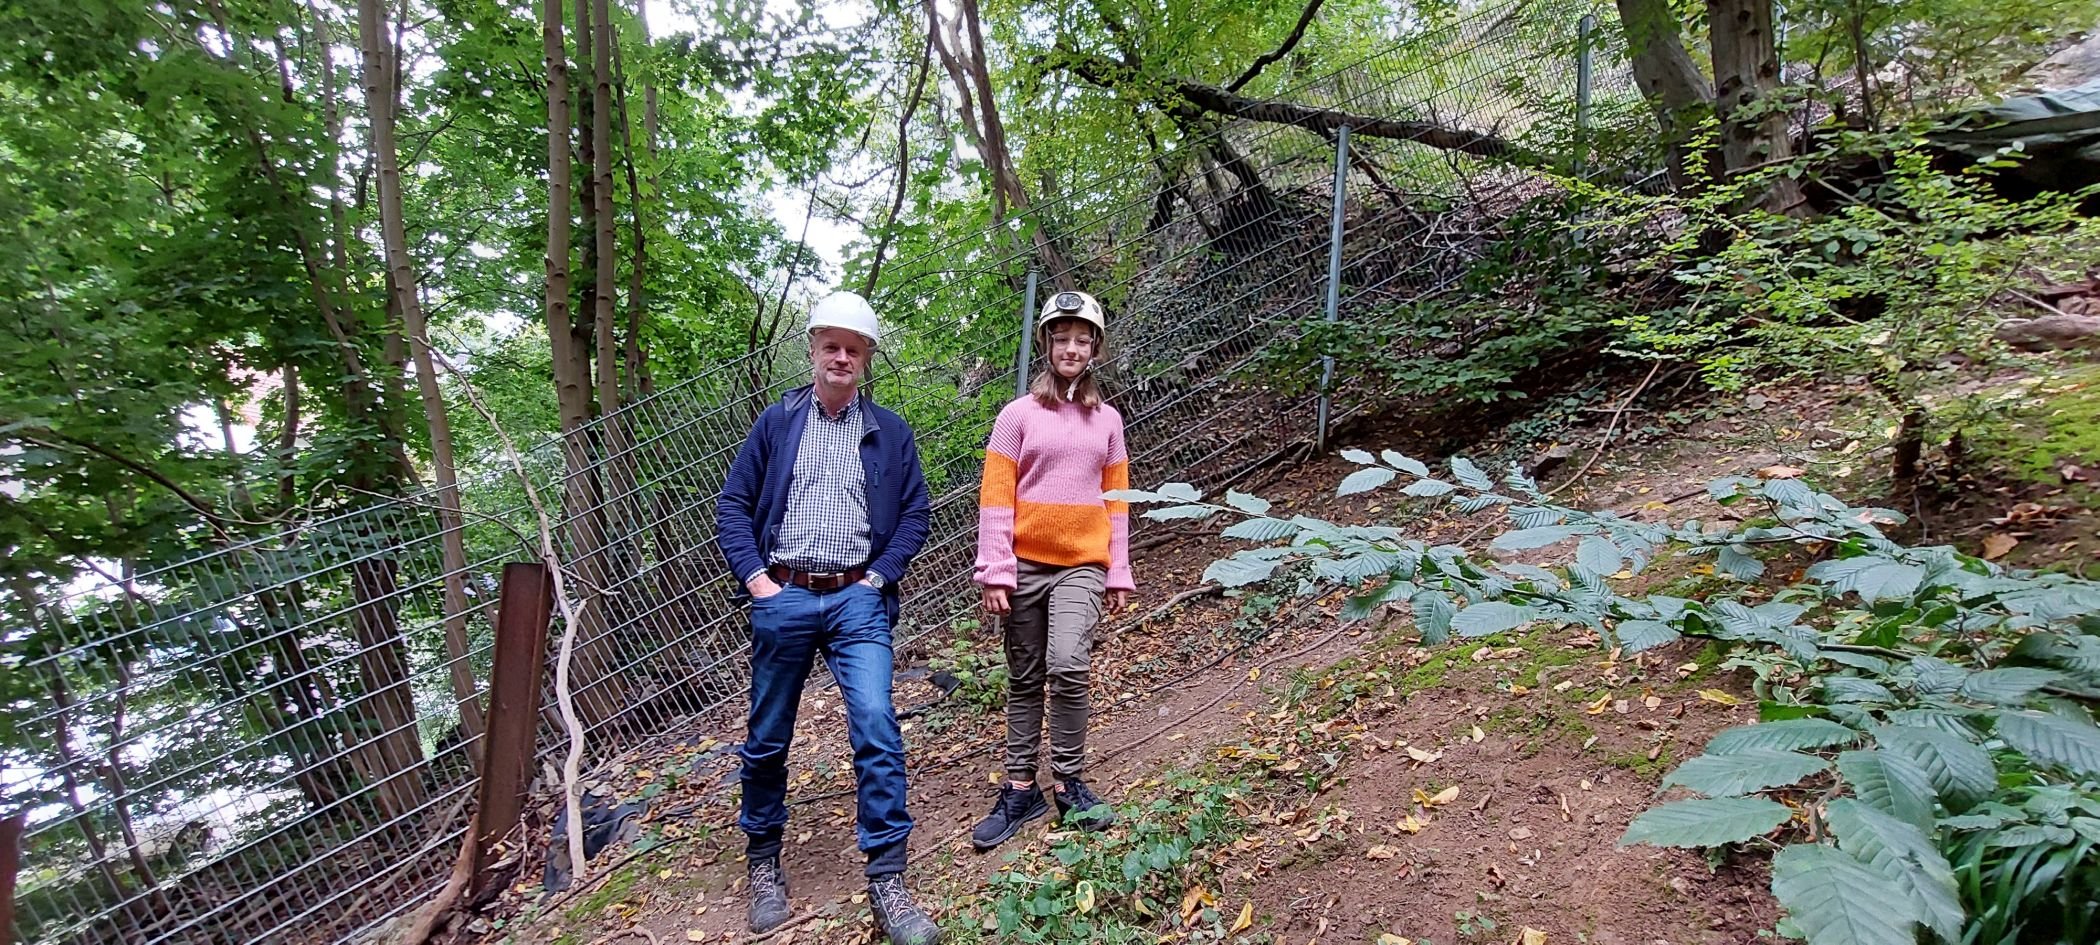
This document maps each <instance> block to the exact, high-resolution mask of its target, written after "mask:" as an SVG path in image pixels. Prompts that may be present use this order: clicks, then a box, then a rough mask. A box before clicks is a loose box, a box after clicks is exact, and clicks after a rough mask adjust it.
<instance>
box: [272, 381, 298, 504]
mask: <svg viewBox="0 0 2100 945" xmlns="http://www.w3.org/2000/svg"><path fill="white" fill-rule="evenodd" d="M298 456H299V365H298V363H297V362H293V361H290V360H287V361H286V362H285V365H284V428H283V429H281V430H279V431H277V507H278V509H279V510H280V511H282V510H288V509H290V508H291V507H292V503H294V502H296V501H297V500H298V489H299V472H298V464H297V462H296V460H297V459H298Z"/></svg>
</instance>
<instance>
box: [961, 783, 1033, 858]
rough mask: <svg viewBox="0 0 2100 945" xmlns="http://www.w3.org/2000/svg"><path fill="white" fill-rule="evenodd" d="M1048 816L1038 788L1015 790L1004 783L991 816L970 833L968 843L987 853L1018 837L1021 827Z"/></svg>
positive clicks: (986, 816) (1029, 787)
mask: <svg viewBox="0 0 2100 945" xmlns="http://www.w3.org/2000/svg"><path fill="white" fill-rule="evenodd" d="M1049 812H1050V805H1049V804H1046V803H1044V802H1043V789H1042V788H1039V787H1036V786H1035V785H1033V784H1031V785H1029V786H1027V787H1024V788H1017V787H1014V786H1013V784H1012V782H1008V783H1007V784H1005V785H1002V786H1001V787H1000V788H999V800H998V801H997V802H995V803H994V804H993V805H992V812H991V813H989V814H986V815H985V818H984V820H982V821H979V822H978V824H977V829H976V830H973V831H971V832H970V842H971V843H972V844H975V845H976V846H977V849H979V850H989V849H991V848H993V847H996V846H998V845H999V844H1002V843H1005V842H1006V841H1007V839H1008V838H1010V837H1012V836H1013V835H1014V834H1016V833H1019V832H1020V830H1021V825H1022V824H1025V823H1027V822H1029V821H1031V820H1034V819H1036V818H1037V817H1041V816H1043V815H1044V814H1047V813H1049Z"/></svg>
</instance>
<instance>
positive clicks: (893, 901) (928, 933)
mask: <svg viewBox="0 0 2100 945" xmlns="http://www.w3.org/2000/svg"><path fill="white" fill-rule="evenodd" d="M868 901H869V903H870V904H872V905H873V906H874V908H875V924H877V925H880V926H882V934H884V935H887V936H889V937H890V943H891V945H934V943H936V942H939V941H940V940H941V927H940V926H938V925H935V924H933V920H932V919H929V918H927V917H926V913H925V912H924V911H923V910H921V909H920V908H919V904H918V903H915V902H913V901H911V890H909V889H906V888H904V874H903V873H891V874H889V875H888V876H877V877H875V878H873V879H870V880H868Z"/></svg>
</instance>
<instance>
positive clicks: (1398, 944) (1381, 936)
mask: <svg viewBox="0 0 2100 945" xmlns="http://www.w3.org/2000/svg"><path fill="white" fill-rule="evenodd" d="M1378 945H1415V940H1414V939H1411V938H1401V937H1400V936H1398V935H1394V934H1393V933H1391V932H1380V933H1378Z"/></svg>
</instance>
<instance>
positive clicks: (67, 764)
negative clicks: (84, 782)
mask: <svg viewBox="0 0 2100 945" xmlns="http://www.w3.org/2000/svg"><path fill="white" fill-rule="evenodd" d="M26 584H27V582H26V581H25V580H23V579H20V578H17V579H16V585H17V586H16V596H18V597H20V598H21V599H22V601H23V602H24V603H25V604H28V605H29V606H32V607H34V606H35V604H34V603H33V602H34V601H35V600H36V598H35V597H33V596H31V595H30V594H29V593H27V592H29V591H31V590H32V589H31V588H29V587H27V586H26ZM49 671H50V673H51V682H50V689H51V705H52V707H53V708H54V709H56V710H57V711H55V712H53V713H52V716H51V728H52V736H53V737H52V741H53V743H54V746H53V747H55V748H57V749H58V760H59V766H58V774H59V779H60V780H61V781H62V782H64V784H65V795H66V806H67V807H68V808H70V809H71V810H72V812H73V823H74V824H75V825H76V826H77V827H78V828H79V830H80V836H81V839H83V840H85V841H87V847H88V855H89V856H90V857H93V858H94V861H95V862H94V866H95V872H97V873H99V874H101V876H102V880H103V882H106V883H108V884H109V890H110V901H111V902H124V901H125V900H126V899H127V898H128V896H127V892H128V891H127V890H126V888H125V886H124V881H123V880H122V879H119V878H118V877H117V870H116V867H114V866H112V865H111V864H110V860H109V848H108V847H107V846H105V845H104V844H103V842H102V834H101V833H100V832H99V831H97V830H96V829H95V824H94V817H93V816H92V815H91V814H90V813H89V811H88V809H87V803H86V802H85V801H83V800H81V797H80V778H79V776H78V775H77V774H75V773H74V768H75V767H76V766H77V765H78V764H79V761H78V760H77V759H75V758H74V756H73V733H72V722H71V721H70V720H69V719H68V718H67V716H68V714H69V713H70V712H71V711H72V708H73V699H72V697H71V696H70V695H68V694H67V691H66V683H65V678H64V673H65V668H64V666H63V664H62V663H61V662H59V661H54V662H52V663H51V666H50V670H49ZM150 911H151V910H149V909H147V908H145V906H144V904H143V903H133V904H132V905H129V906H126V907H124V909H123V912H124V914H125V915H126V916H127V917H128V918H130V919H131V921H132V922H133V923H134V924H136V925H143V924H144V923H145V921H146V920H147V918H149V917H150Z"/></svg>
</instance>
